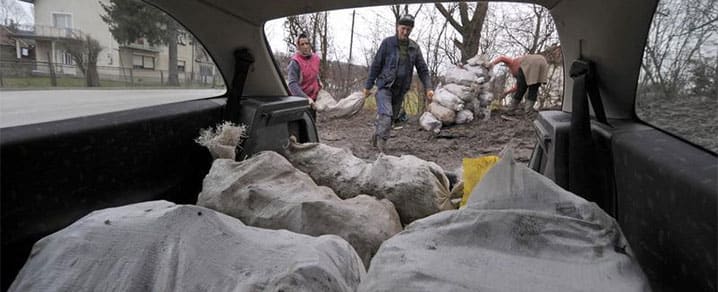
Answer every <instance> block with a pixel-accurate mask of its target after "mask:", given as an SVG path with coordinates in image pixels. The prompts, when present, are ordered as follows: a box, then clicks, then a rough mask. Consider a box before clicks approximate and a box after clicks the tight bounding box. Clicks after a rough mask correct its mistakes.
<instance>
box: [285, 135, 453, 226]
mask: <svg viewBox="0 0 718 292" xmlns="http://www.w3.org/2000/svg"><path fill="white" fill-rule="evenodd" d="M286 155H287V158H288V159H289V161H291V162H292V164H293V165H294V166H295V167H296V168H298V169H300V170H302V171H304V172H306V173H307V174H309V176H311V177H312V178H313V179H314V181H316V182H317V184H319V185H322V186H327V187H329V188H331V189H333V190H334V191H335V192H336V193H337V195H339V197H342V198H351V197H354V196H357V195H359V194H367V195H370V196H374V197H377V198H379V199H382V198H386V199H388V200H389V201H391V202H392V203H394V206H395V207H396V210H397V211H398V213H399V217H400V218H401V222H402V223H403V224H408V223H410V222H412V221H414V220H416V219H419V218H423V217H426V216H429V215H431V214H434V213H436V212H439V211H441V210H451V209H454V207H453V206H452V205H451V198H450V193H451V192H450V190H449V179H448V178H447V177H446V175H445V174H444V170H443V169H441V167H440V166H439V165H437V164H436V163H433V162H429V161H425V160H421V159H419V158H417V157H415V156H412V155H402V156H401V157H396V156H390V155H379V157H377V159H376V160H375V161H373V162H371V163H367V162H364V161H363V160H361V159H359V158H357V157H356V156H354V155H353V154H352V153H351V151H350V150H347V149H342V148H336V147H331V146H329V145H325V144H321V143H304V144H299V143H294V142H290V144H289V146H288V147H287V154H286Z"/></svg>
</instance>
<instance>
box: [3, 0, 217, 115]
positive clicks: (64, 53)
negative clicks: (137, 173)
mask: <svg viewBox="0 0 718 292" xmlns="http://www.w3.org/2000/svg"><path fill="white" fill-rule="evenodd" d="M5 4H7V6H8V7H7V8H4V9H3V11H4V12H5V14H6V15H3V17H4V19H3V20H4V23H3V25H2V26H0V34H1V35H2V37H0V42H1V45H2V47H1V49H2V58H0V73H1V74H0V86H1V87H2V94H1V97H0V103H1V104H0V105H1V106H0V110H1V111H2V112H1V114H0V127H9V126H17V125H24V124H32V123H39V122H46V121H53V120H60V119H67V118H73V117H80V116H86V115H92V114H99V113H106V112H112V111H119V110H125V109H132V108H137V107H144V106H151V105H157V104H164V103H172V102H180V101H185V100H192V99H200V98H208V97H214V96H219V95H222V94H224V93H225V85H224V81H223V79H222V77H221V75H220V74H219V72H218V70H217V67H216V66H215V64H214V62H213V61H212V59H211V57H210V56H209V54H208V53H207V51H206V50H205V48H204V47H203V46H202V45H201V44H200V43H199V42H198V41H197V40H196V39H195V38H194V37H193V36H192V34H191V33H190V32H189V31H187V30H186V29H184V28H183V27H182V26H181V25H179V24H178V23H177V22H176V21H174V20H173V19H172V18H170V17H169V16H168V15H167V14H165V13H164V12H161V11H159V10H158V9H156V8H154V7H152V6H149V5H147V4H145V3H143V2H141V1H136V0H103V1H89V0H86V1H67V0H65V1H17V0H8V1H3V5H5Z"/></svg>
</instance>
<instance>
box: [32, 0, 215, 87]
mask: <svg viewBox="0 0 718 292" xmlns="http://www.w3.org/2000/svg"><path fill="white" fill-rule="evenodd" d="M21 1H24V2H27V3H31V4H33V5H34V13H35V25H34V28H33V33H32V34H31V37H32V38H33V39H34V40H35V42H36V46H37V48H36V52H35V53H36V54H35V55H36V60H37V61H38V63H39V64H42V63H45V64H46V63H47V62H48V61H50V62H52V63H53V64H55V70H56V72H58V73H62V74H68V75H75V74H77V73H78V72H76V71H75V67H74V66H72V65H73V63H74V62H73V60H72V57H71V56H70V55H69V54H68V53H67V52H66V50H65V48H64V47H63V45H62V43H63V41H64V40H68V39H70V38H76V37H80V38H84V36H85V35H89V36H90V37H92V38H94V39H96V40H97V41H98V42H99V43H100V45H101V46H102V51H101V52H100V54H99V56H98V61H97V66H98V73H99V74H100V76H101V79H108V78H110V79H117V80H123V79H124V80H126V79H128V78H129V77H133V79H138V78H139V80H141V79H142V78H158V79H164V80H166V78H167V71H168V66H169V64H168V63H169V55H168V48H167V46H150V45H149V44H147V43H145V42H144V41H143V40H141V39H140V40H138V41H136V42H134V43H132V44H129V45H121V44H118V43H117V41H115V39H114V38H113V37H112V34H111V33H110V30H109V26H108V25H107V24H106V23H105V22H104V21H103V20H102V18H101V16H102V15H103V14H105V11H104V9H103V8H102V6H101V5H100V3H104V4H106V5H109V2H110V1H109V0H21ZM158 13H163V12H160V11H159V10H158ZM26 37H27V36H26ZM177 55H178V64H177V67H178V69H179V75H180V76H179V79H180V82H182V81H183V80H188V79H193V80H200V79H202V78H204V80H206V79H207V77H206V76H207V75H209V76H212V75H214V72H216V69H215V67H214V64H213V63H212V61H211V59H209V57H208V55H207V53H206V52H205V51H204V49H203V48H202V46H201V45H199V44H198V43H197V42H193V41H192V38H191V37H189V36H187V35H180V37H179V38H178V48H177ZM47 68H48V67H47V66H44V70H43V66H38V68H37V69H38V71H45V72H47V70H48V69H47ZM192 73H194V74H192ZM113 77H114V78H113Z"/></svg>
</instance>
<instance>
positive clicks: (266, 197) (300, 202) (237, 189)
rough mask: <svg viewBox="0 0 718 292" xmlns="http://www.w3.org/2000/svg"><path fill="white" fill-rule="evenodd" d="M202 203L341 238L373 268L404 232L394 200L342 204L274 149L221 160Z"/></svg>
mask: <svg viewBox="0 0 718 292" xmlns="http://www.w3.org/2000/svg"><path fill="white" fill-rule="evenodd" d="M197 205H200V206H203V207H207V208H210V209H213V210H216V211H219V212H222V213H225V214H227V215H230V216H232V217H236V218H238V219H240V220H242V222H244V223H245V224H247V225H251V226H256V227H263V228H270V229H287V230H289V231H294V232H297V233H302V234H307V235H313V236H318V235H322V234H335V235H338V236H339V237H341V238H344V239H345V240H347V241H348V242H349V243H350V244H351V245H352V246H353V247H354V249H356V251H357V253H358V254H359V257H361V259H362V261H363V262H364V264H365V265H367V266H368V265H369V261H370V260H371V257H372V256H373V255H374V253H376V251H377V249H379V245H381V243H382V242H384V240H386V239H387V238H389V237H391V236H392V235H394V234H396V233H397V232H399V231H401V228H402V227H401V223H400V222H399V215H398V214H397V212H396V210H395V209H394V205H393V204H392V203H391V202H389V201H388V200H385V199H383V200H380V199H377V198H375V197H371V196H367V195H358V196H356V197H353V198H350V199H346V200H342V199H340V198H339V197H337V195H336V194H335V193H334V192H333V191H332V190H331V189H329V188H327V187H321V186H318V185H317V184H316V183H314V181H313V180H312V178H310V177H309V176H308V175H307V174H305V173H303V172H301V171H300V170H298V169H296V168H294V167H293V166H292V164H291V163H289V161H287V159H286V158H284V157H283V156H281V155H279V154H278V153H276V152H272V151H265V152H259V153H257V154H255V155H254V156H252V157H251V158H249V159H247V160H244V161H239V162H236V161H232V160H226V159H221V160H215V161H214V163H213V164H212V168H211V169H210V171H209V174H207V176H206V177H205V178H204V181H203V183H202V192H200V194H199V198H198V199H197Z"/></svg>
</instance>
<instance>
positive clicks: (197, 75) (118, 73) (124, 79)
mask: <svg viewBox="0 0 718 292" xmlns="http://www.w3.org/2000/svg"><path fill="white" fill-rule="evenodd" d="M201 69H202V70H198V71H195V72H186V71H180V72H178V76H177V77H178V81H179V86H180V87H191V88H223V87H224V81H223V79H222V76H221V75H219V72H218V70H217V69H216V68H215V67H214V65H213V64H203V66H202V67H201ZM97 73H98V76H99V80H100V86H101V87H166V86H170V85H169V72H168V71H166V70H152V69H142V68H132V67H129V68H128V67H110V66H98V67H97ZM53 79H54V82H53ZM53 84H55V85H53ZM47 86H59V87H78V86H85V74H84V73H83V72H82V70H80V68H78V67H77V66H75V65H66V64H58V63H50V62H39V61H25V60H20V61H0V87H6V88H13V87H47Z"/></svg>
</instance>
